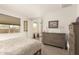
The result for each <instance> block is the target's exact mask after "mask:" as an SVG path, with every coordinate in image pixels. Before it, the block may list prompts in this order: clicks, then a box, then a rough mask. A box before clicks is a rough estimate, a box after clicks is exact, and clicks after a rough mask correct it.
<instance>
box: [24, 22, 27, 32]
mask: <svg viewBox="0 0 79 59" xmlns="http://www.w3.org/2000/svg"><path fill="white" fill-rule="evenodd" d="M24 31H25V32H27V31H28V21H24Z"/></svg>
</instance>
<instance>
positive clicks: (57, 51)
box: [42, 45, 68, 55]
mask: <svg viewBox="0 0 79 59" xmlns="http://www.w3.org/2000/svg"><path fill="white" fill-rule="evenodd" d="M42 55H68V51H67V50H65V49H61V48H56V47H53V46H49V45H42Z"/></svg>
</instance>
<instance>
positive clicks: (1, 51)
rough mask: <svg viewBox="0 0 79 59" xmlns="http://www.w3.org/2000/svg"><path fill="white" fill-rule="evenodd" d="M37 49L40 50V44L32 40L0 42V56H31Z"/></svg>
mask: <svg viewBox="0 0 79 59" xmlns="http://www.w3.org/2000/svg"><path fill="white" fill-rule="evenodd" d="M39 49H41V43H40V42H39V41H38V40H34V39H21V38H19V39H11V40H5V41H0V55H32V54H34V53H35V52H36V51H38V50H39Z"/></svg>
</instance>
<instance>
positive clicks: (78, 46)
mask: <svg viewBox="0 0 79 59" xmlns="http://www.w3.org/2000/svg"><path fill="white" fill-rule="evenodd" d="M69 53H70V54H71V55H79V23H72V24H70V25H69Z"/></svg>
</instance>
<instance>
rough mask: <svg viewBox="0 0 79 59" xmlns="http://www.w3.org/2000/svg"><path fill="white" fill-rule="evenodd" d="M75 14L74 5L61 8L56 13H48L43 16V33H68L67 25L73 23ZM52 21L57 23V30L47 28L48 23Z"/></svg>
mask: <svg viewBox="0 0 79 59" xmlns="http://www.w3.org/2000/svg"><path fill="white" fill-rule="evenodd" d="M76 14H77V8H76V5H72V6H69V7H66V8H61V9H60V10H57V11H51V12H48V13H47V14H45V15H44V16H43V31H45V32H55V33H56V32H57V33H69V24H70V23H71V22H75V19H76ZM52 20H58V21H59V28H51V29H50V28H48V21H52Z"/></svg>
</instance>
